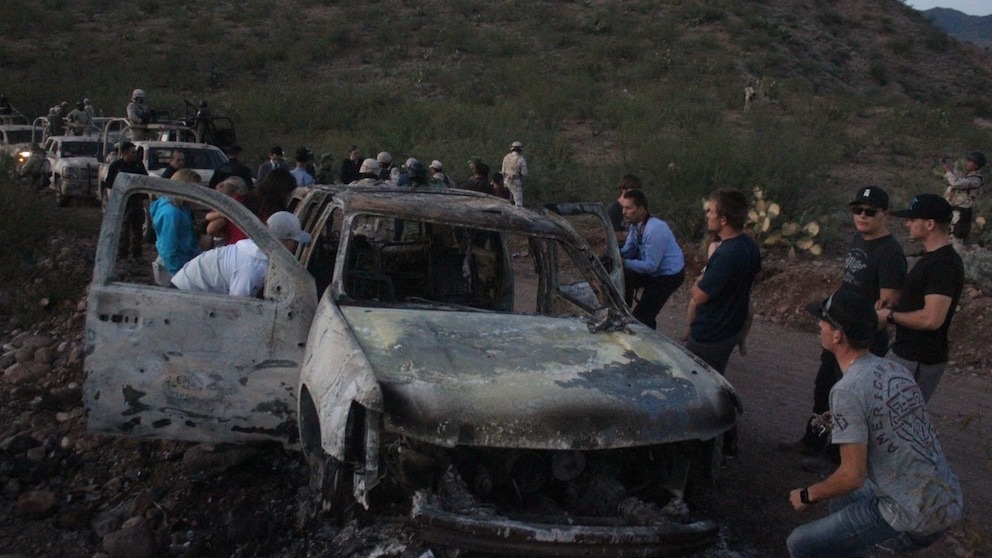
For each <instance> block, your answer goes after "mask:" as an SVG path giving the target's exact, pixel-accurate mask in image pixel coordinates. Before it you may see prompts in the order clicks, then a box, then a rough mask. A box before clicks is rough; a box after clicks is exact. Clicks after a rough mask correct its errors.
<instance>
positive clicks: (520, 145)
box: [510, 141, 524, 149]
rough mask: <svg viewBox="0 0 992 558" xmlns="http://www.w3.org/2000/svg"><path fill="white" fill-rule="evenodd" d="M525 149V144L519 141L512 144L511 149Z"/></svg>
mask: <svg viewBox="0 0 992 558" xmlns="http://www.w3.org/2000/svg"><path fill="white" fill-rule="evenodd" d="M523 148H524V144H523V143H522V142H519V141H515V142H513V143H511V144H510V149H523Z"/></svg>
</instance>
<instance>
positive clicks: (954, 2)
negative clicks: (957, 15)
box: [906, 0, 992, 16]
mask: <svg viewBox="0 0 992 558" xmlns="http://www.w3.org/2000/svg"><path fill="white" fill-rule="evenodd" d="M906 4H908V5H910V6H912V7H914V8H916V9H917V10H929V9H930V8H951V9H953V10H957V11H959V12H964V13H966V14H968V15H977V16H986V15H990V14H992V1H990V0H906Z"/></svg>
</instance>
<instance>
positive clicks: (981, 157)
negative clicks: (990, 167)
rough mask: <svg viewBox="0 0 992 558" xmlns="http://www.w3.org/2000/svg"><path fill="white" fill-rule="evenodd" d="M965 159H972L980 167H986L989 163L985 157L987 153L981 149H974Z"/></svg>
mask: <svg viewBox="0 0 992 558" xmlns="http://www.w3.org/2000/svg"><path fill="white" fill-rule="evenodd" d="M964 160H965V161H971V162H972V163H975V166H977V167H978V168H982V167H984V166H985V165H986V164H987V163H988V159H986V158H985V154H984V153H982V152H981V151H972V152H970V153H968V154H967V155H965V156H964Z"/></svg>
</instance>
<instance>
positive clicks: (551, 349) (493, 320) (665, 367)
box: [341, 306, 738, 450]
mask: <svg viewBox="0 0 992 558" xmlns="http://www.w3.org/2000/svg"><path fill="white" fill-rule="evenodd" d="M341 312H342V314H343V315H344V316H345V319H346V320H347V321H348V323H349V325H350V327H351V329H352V331H353V332H354V335H355V337H356V340H357V341H358V343H359V344H360V345H361V347H362V349H363V350H364V352H365V354H366V356H367V358H368V361H369V363H370V364H371V366H372V368H373V369H374V373H375V375H376V377H377V380H378V381H379V384H380V386H381V388H382V395H383V403H384V408H385V418H384V420H385V421H386V427H387V429H389V430H392V431H395V432H399V433H402V434H405V435H408V436H411V437H413V438H417V439H420V440H423V441H426V442H430V443H434V444H438V445H442V446H448V447H451V446H455V445H474V446H486V447H515V448H535V449H538V448H540V449H562V450H565V449H607V448H620V447H631V446H643V445H653V444H660V443H668V442H676V441H682V440H694V439H709V438H712V437H714V436H716V435H717V434H719V433H721V432H723V431H725V430H727V429H728V428H730V427H731V426H732V425H733V424H734V422H735V420H736V416H737V411H738V400H737V396H736V394H735V393H734V390H733V388H732V387H731V386H730V384H729V383H727V382H726V380H724V379H723V377H722V376H720V375H719V374H717V373H716V372H714V371H712V370H711V369H710V368H708V367H706V366H705V365H704V364H702V363H701V362H699V361H698V360H696V359H694V358H693V357H691V356H689V355H688V354H687V353H686V352H685V351H684V350H683V349H682V348H681V347H679V346H677V345H676V344H675V343H673V342H672V341H671V340H669V339H667V338H666V337H664V336H662V335H661V334H659V333H657V332H655V331H653V330H649V329H647V328H645V327H643V326H641V325H639V324H636V325H631V326H629V332H623V331H620V332H597V333H590V332H589V330H588V328H587V326H586V323H585V321H583V320H581V319H575V318H553V317H544V316H525V315H512V314H496V313H485V312H456V311H435V310H426V311H425V310H423V309H416V310H410V309H394V308H370V307H360V306H342V307H341Z"/></svg>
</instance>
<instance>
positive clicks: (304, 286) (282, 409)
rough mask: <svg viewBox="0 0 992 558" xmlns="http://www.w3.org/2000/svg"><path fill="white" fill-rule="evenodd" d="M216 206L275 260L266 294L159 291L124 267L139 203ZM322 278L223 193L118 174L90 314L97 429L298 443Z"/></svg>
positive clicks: (137, 266) (140, 270)
mask: <svg viewBox="0 0 992 558" xmlns="http://www.w3.org/2000/svg"><path fill="white" fill-rule="evenodd" d="M142 194H152V195H155V196H177V197H181V198H183V199H186V200H189V201H190V202H192V203H193V204H196V205H200V206H206V207H207V208H210V209H217V210H218V211H220V212H221V213H222V214H224V215H225V216H227V217H228V218H229V219H230V220H232V221H233V222H234V223H235V224H236V225H237V226H238V227H240V228H241V229H242V230H243V231H244V232H245V233H246V234H247V235H248V236H249V237H250V238H251V239H252V240H254V241H255V243H256V244H257V245H258V246H259V248H260V249H261V250H262V251H263V252H265V253H266V254H267V255H268V258H269V269H268V273H267V274H266V279H265V286H264V289H263V291H262V296H261V297H259V298H255V297H236V296H229V295H227V294H223V295H222V294H208V293H191V292H184V291H180V290H178V289H176V288H172V287H160V286H157V285H155V284H154V282H153V281H148V280H144V279H143V277H142V276H143V275H147V276H149V277H150V267H151V265H150V264H148V263H137V262H119V261H118V259H117V257H116V254H117V245H118V236H119V231H120V230H121V227H122V224H123V220H124V213H125V204H126V201H127V199H128V198H129V197H130V196H134V195H142ZM316 302H317V301H316V291H315V287H314V282H313V278H312V277H310V275H309V274H307V272H306V271H305V270H304V269H303V267H302V266H301V265H300V263H299V262H297V260H296V259H295V258H294V256H293V254H290V253H289V251H288V250H286V249H285V248H284V247H283V245H282V244H281V243H280V242H279V241H278V240H276V239H275V238H274V237H273V236H272V235H271V233H269V231H268V228H267V227H266V226H265V225H264V224H263V223H262V222H260V221H259V220H258V219H257V218H255V217H254V216H253V215H252V214H251V213H250V212H249V211H248V210H247V209H246V208H245V207H244V206H242V205H241V204H239V203H238V202H236V201H234V200H233V199H231V198H229V197H227V196H224V195H222V194H220V193H218V192H216V191H214V190H210V189H207V188H203V187H202V186H199V185H197V184H189V183H184V182H177V181H171V180H164V179H160V178H154V177H145V176H137V175H130V174H123V173H122V174H120V175H119V176H118V178H117V181H116V183H115V184H114V187H113V192H112V194H111V196H110V198H109V201H108V208H107V213H106V214H105V216H104V220H103V227H102V229H101V231H100V241H99V246H98V248H97V254H96V262H95V264H94V269H93V281H92V284H91V285H90V291H89V297H88V299H87V308H86V360H85V371H86V380H85V385H84V403H85V406H86V409H87V411H88V427H89V429H90V431H91V432H96V433H104V434H114V435H131V436H139V437H150V438H166V439H175V440H187V441H200V442H240V443H245V442H265V441H270V442H271V441H274V442H278V443H280V444H282V445H284V446H287V447H293V446H295V445H296V444H297V442H298V429H297V421H296V396H297V394H296V391H297V386H298V384H299V372H300V365H301V359H302V358H303V353H304V349H305V346H306V341H307V336H308V334H309V330H310V324H311V321H312V319H313V314H314V311H315V308H316Z"/></svg>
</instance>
